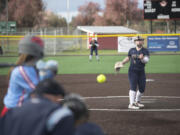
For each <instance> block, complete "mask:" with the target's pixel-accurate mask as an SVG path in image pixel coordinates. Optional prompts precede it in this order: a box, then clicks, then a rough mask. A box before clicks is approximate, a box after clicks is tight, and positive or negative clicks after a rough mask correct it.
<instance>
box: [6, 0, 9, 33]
mask: <svg viewBox="0 0 180 135" xmlns="http://www.w3.org/2000/svg"><path fill="white" fill-rule="evenodd" d="M8 16H9V13H8V0H6V34H7V35H8V20H9V17H8Z"/></svg>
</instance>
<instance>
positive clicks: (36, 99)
mask: <svg viewBox="0 0 180 135" xmlns="http://www.w3.org/2000/svg"><path fill="white" fill-rule="evenodd" d="M64 96H65V90H64V89H63V87H62V86H61V85H60V84H59V83H57V82H56V81H55V80H53V79H46V80H43V81H41V82H40V83H39V84H38V85H37V87H36V89H35V90H34V91H33V93H32V94H31V97H30V99H29V100H28V101H26V102H25V103H24V104H23V105H22V106H21V107H16V108H13V109H10V110H9V111H8V112H7V113H6V114H5V115H4V116H3V117H2V118H0V135H73V134H74V117H73V113H72V111H71V110H70V109H69V108H67V107H62V106H61V105H60V103H59V100H61V99H62V98H63V97H64Z"/></svg>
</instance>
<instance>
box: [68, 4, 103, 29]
mask: <svg viewBox="0 0 180 135" xmlns="http://www.w3.org/2000/svg"><path fill="white" fill-rule="evenodd" d="M100 10H101V9H100V5H99V4H98V3H94V2H89V3H87V4H85V5H82V6H80V7H79V9H78V11H79V14H78V15H77V16H76V17H75V18H73V21H72V23H71V24H72V25H74V26H77V25H92V24H93V23H94V21H95V17H96V16H97V14H98V12H99V11H100Z"/></svg>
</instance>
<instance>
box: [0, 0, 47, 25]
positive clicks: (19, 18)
mask: <svg viewBox="0 0 180 135" xmlns="http://www.w3.org/2000/svg"><path fill="white" fill-rule="evenodd" d="M4 10H5V9H4ZM43 11H44V5H43V2H42V0H10V1H9V3H8V13H9V16H8V18H9V20H11V21H16V22H17V26H18V27H33V26H35V25H37V24H40V23H41V21H42V12H43ZM1 18H2V20H4V19H5V18H6V17H5V14H1Z"/></svg>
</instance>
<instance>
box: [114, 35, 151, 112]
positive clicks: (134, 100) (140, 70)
mask: <svg viewBox="0 0 180 135" xmlns="http://www.w3.org/2000/svg"><path fill="white" fill-rule="evenodd" d="M134 42H135V44H136V47H135V48H131V49H130V50H129V52H128V56H127V57H126V58H124V60H123V61H122V62H117V63H116V64H115V69H116V70H119V69H120V68H121V67H123V66H124V64H126V63H127V62H129V61H130V66H129V71H128V78H129V83H130V90H129V101H130V103H129V106H128V108H129V109H140V108H143V107H144V105H143V104H142V103H141V97H142V95H143V93H144V91H145V86H146V75H145V69H144V67H145V64H146V63H147V62H148V61H149V51H148V50H147V49H146V48H144V47H143V43H144V39H143V38H142V37H140V36H137V37H136V38H135V40H134ZM137 87H138V90H137Z"/></svg>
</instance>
